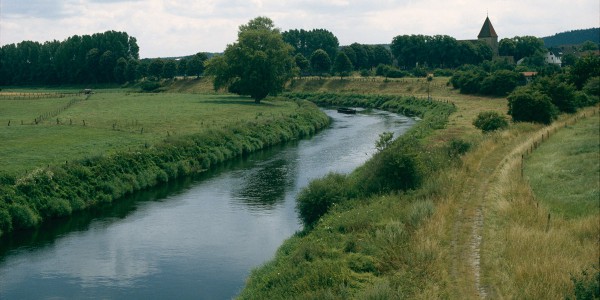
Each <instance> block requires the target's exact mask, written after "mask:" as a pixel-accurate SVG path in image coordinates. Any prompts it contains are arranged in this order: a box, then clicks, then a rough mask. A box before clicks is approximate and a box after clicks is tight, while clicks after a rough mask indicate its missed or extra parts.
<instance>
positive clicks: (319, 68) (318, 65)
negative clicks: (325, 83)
mask: <svg viewBox="0 0 600 300" xmlns="http://www.w3.org/2000/svg"><path fill="white" fill-rule="evenodd" d="M310 67H311V68H312V70H313V72H314V73H316V74H318V75H319V76H323V74H325V73H329V70H331V58H330V57H329V55H328V54H327V52H325V51H324V50H323V49H317V50H316V51H315V52H313V53H312V55H311V56H310Z"/></svg>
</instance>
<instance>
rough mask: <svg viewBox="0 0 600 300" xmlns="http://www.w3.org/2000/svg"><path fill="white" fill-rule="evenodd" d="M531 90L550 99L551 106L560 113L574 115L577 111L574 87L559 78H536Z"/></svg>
mask: <svg viewBox="0 0 600 300" xmlns="http://www.w3.org/2000/svg"><path fill="white" fill-rule="evenodd" d="M533 88H535V89H537V90H538V91H540V92H541V93H543V94H544V95H546V96H548V97H550V101H552V104H554V105H555V106H556V107H557V108H558V109H559V110H560V111H561V112H565V113H574V112H575V111H576V110H577V106H578V105H577V99H576V98H575V86H573V85H572V84H569V83H566V82H564V81H563V80H561V79H560V78H559V77H557V76H554V77H542V78H538V79H537V80H536V81H535V83H534V84H533Z"/></svg>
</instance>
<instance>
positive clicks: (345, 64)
mask: <svg viewBox="0 0 600 300" xmlns="http://www.w3.org/2000/svg"><path fill="white" fill-rule="evenodd" d="M353 69H354V67H353V66H352V62H350V59H349V58H348V56H347V55H346V54H345V53H344V52H338V54H337V56H336V57H335V61H334V62H333V71H334V72H336V73H337V74H339V75H340V78H342V79H343V78H344V76H348V75H349V74H350V72H352V70H353Z"/></svg>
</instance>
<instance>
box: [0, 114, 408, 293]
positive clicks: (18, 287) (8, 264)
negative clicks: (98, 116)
mask: <svg viewBox="0 0 600 300" xmlns="http://www.w3.org/2000/svg"><path fill="white" fill-rule="evenodd" d="M325 112H326V113H327V114H328V115H329V116H330V117H331V118H332V119H333V122H332V124H331V126H330V127H329V128H328V129H325V130H324V131H322V132H320V133H318V134H316V135H315V136H313V137H311V138H310V139H304V140H300V141H296V142H293V143H288V144H286V145H284V146H279V147H274V148H271V149H268V150H265V151H261V152H258V153H255V154H252V155H249V156H247V157H244V158H240V159H237V160H234V161H231V162H228V163H226V164H223V165H221V166H219V167H218V168H216V169H215V170H212V171H210V172H206V173H204V174H202V175H200V176H197V177H195V178H185V179H182V180H178V181H176V182H170V183H168V184H165V185H162V186H158V187H155V188H152V189H150V190H147V191H142V192H138V193H136V194H134V195H131V196H129V197H127V198H126V199H122V200H119V201H118V202H117V203H116V204H115V205H112V206H110V207H103V208H99V209H95V210H93V211H86V212H84V213H79V214H77V215H75V216H73V217H71V218H68V219H64V220H57V221H53V222H52V223H51V224H45V225H44V226H43V227H41V228H39V229H37V230H35V231H32V232H20V233H17V234H14V235H12V236H10V235H9V236H6V237H3V238H2V239H1V240H0V299H98V298H102V299H230V298H232V297H235V295H237V294H238V293H239V292H240V290H241V289H242V288H243V286H244V280H245V278H246V277H247V276H248V274H249V273H250V271H251V270H252V269H253V268H256V267H258V266H260V265H262V264H263V263H265V262H266V261H268V260H270V259H272V258H273V255H274V253H275V251H276V250H277V248H278V247H279V246H280V245H281V243H282V242H283V241H284V240H285V239H287V238H288V237H290V236H291V235H293V234H294V233H295V232H297V231H298V230H300V229H301V227H302V225H301V224H300V222H299V219H298V216H297V213H296V211H295V197H296V195H297V194H298V192H299V191H300V189H302V188H303V187H305V186H306V185H307V184H308V182H309V181H310V180H312V179H315V178H319V177H322V176H323V175H325V174H327V173H329V172H339V173H349V172H351V171H352V170H354V169H355V168H356V167H358V166H359V165H361V164H363V163H364V162H365V161H366V160H367V159H368V158H369V157H370V156H371V155H372V154H373V153H374V151H375V141H376V140H377V139H378V135H379V134H380V133H382V132H384V131H391V132H394V133H395V135H394V136H398V135H400V134H402V133H403V132H405V131H406V130H407V129H408V128H409V127H410V126H412V124H414V122H415V121H414V120H412V119H410V118H407V117H404V116H399V115H395V114H391V113H387V112H383V111H371V112H362V113H358V114H355V115H345V114H340V113H338V112H336V111H334V110H325Z"/></svg>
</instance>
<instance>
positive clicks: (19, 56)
mask: <svg viewBox="0 0 600 300" xmlns="http://www.w3.org/2000/svg"><path fill="white" fill-rule="evenodd" d="M138 59H139V47H138V45H137V41H136V39H135V38H134V37H130V36H129V35H128V34H127V33H125V32H117V31H107V32H104V33H96V34H93V35H83V36H78V35H75V36H72V37H70V38H68V39H66V40H65V41H62V42H59V41H56V40H53V41H49V42H45V43H43V44H42V43H39V42H32V41H23V42H21V43H18V44H9V45H4V46H2V47H1V48H0V84H2V85H23V84H64V83H67V84H69V83H90V82H98V83H108V82H124V81H127V80H128V79H130V78H131V77H133V76H135V73H136V71H137V63H138Z"/></svg>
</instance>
